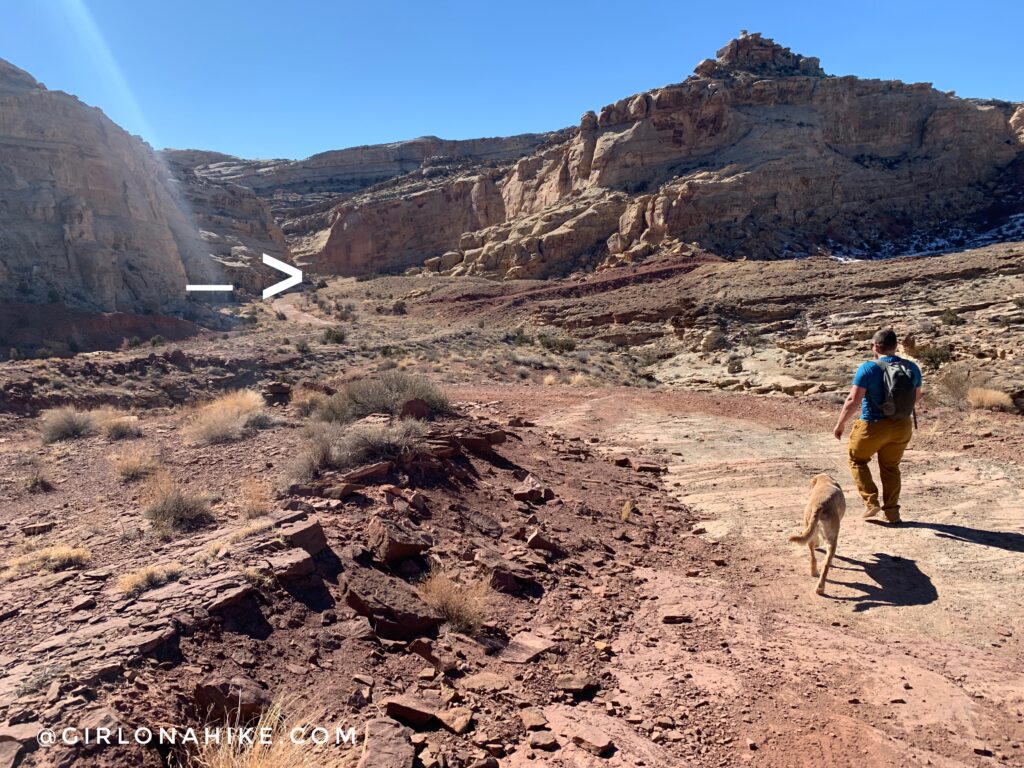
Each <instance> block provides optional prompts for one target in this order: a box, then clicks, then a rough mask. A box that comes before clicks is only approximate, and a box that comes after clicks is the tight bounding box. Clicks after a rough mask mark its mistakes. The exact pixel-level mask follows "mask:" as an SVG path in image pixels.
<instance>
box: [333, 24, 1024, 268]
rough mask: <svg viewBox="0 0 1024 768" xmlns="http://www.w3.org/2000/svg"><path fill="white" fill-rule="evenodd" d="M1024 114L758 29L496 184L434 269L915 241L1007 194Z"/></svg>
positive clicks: (590, 119)
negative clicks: (874, 71)
mask: <svg viewBox="0 0 1024 768" xmlns="http://www.w3.org/2000/svg"><path fill="white" fill-rule="evenodd" d="M1021 122H1022V121H1021V111H1020V109H1017V110H1016V112H1013V111H1008V110H1006V109H1005V108H1002V107H1001V105H998V104H995V103H992V104H989V103H979V102H973V101H967V100H963V99H959V98H956V97H954V96H952V95H949V94H946V93H942V92H939V91H936V90H935V89H934V88H932V87H931V86H930V85H927V84H910V85H908V84H904V83H900V82H889V81H878V80H859V79H857V78H854V77H829V76H827V75H825V73H824V72H823V71H822V69H821V67H820V66H819V64H818V61H817V59H813V58H805V57H802V56H800V55H798V54H794V53H792V52H791V51H789V50H788V49H786V48H783V47H781V46H779V45H777V44H776V43H774V42H773V41H771V40H768V39H765V38H762V37H761V36H760V35H756V34H755V35H747V36H744V37H741V38H739V39H737V40H733V41H732V42H730V43H729V44H728V45H726V46H725V47H724V48H722V49H721V50H720V51H719V52H718V58H717V59H716V60H714V61H712V60H705V61H703V62H701V63H700V64H699V65H698V67H697V70H696V74H695V75H693V76H691V77H690V78H689V79H687V80H686V81H685V82H683V83H680V84H678V85H671V86H666V87H664V88H659V89H656V90H654V91H650V92H647V93H643V94H638V95H636V96H631V97H629V98H626V99H622V100H620V101H618V102H616V103H614V104H610V105H608V106H606V107H604V109H602V110H601V112H600V114H599V115H598V114H595V113H592V112H591V113H587V114H586V115H584V116H583V119H582V121H581V123H580V126H579V130H578V131H577V132H576V135H575V136H574V137H573V138H572V139H571V140H569V141H567V142H565V143H563V144H561V145H560V146H556V147H552V148H549V149H547V150H546V151H543V152H538V153H535V154H533V155H531V156H529V157H526V158H523V159H522V160H520V161H519V162H518V163H517V164H516V165H515V167H514V169H512V170H511V171H510V172H509V173H508V174H507V176H506V177H505V178H504V179H503V180H501V181H500V184H499V185H500V189H501V196H502V200H503V203H504V210H505V215H506V221H504V222H499V223H496V225H494V226H491V227H489V228H486V229H483V230H482V231H477V232H470V233H466V234H463V235H462V236H461V237H460V238H459V240H458V243H457V244H456V243H455V241H452V251H453V252H452V253H449V254H446V255H445V256H444V257H443V258H442V259H441V260H440V261H439V260H438V259H436V258H431V259H428V260H427V261H426V264H425V269H426V270H427V271H437V270H440V271H444V272H447V273H448V274H483V275H491V276H503V277H507V278H513V277H517V278H518V277H547V276H551V275H557V274H565V273H567V272H568V271H571V270H572V269H575V268H578V267H581V266H586V265H588V264H590V265H596V264H598V263H599V262H601V265H602V266H608V265H614V264H621V263H628V262H631V261H635V260H636V259H639V258H643V257H646V256H647V255H649V254H650V253H652V252H653V251H655V250H663V251H675V250H680V249H685V248H686V247H687V244H689V243H699V244H700V245H701V246H702V247H704V248H707V249H710V250H713V251H715V252H718V253H721V254H724V255H727V256H732V257H745V258H756V259H770V258H782V257H787V256H799V255H805V254H808V253H813V252H817V251H819V250H826V251H830V252H839V253H843V252H848V253H863V254H873V255H879V254H884V253H886V252H891V251H893V250H898V249H900V248H909V249H913V248H914V247H915V245H918V244H919V243H920V242H921V239H922V238H924V237H933V236H936V235H942V234H943V233H944V232H948V231H949V230H950V229H952V228H954V227H958V228H961V229H962V228H964V227H966V226H968V224H969V222H971V220H972V217H975V216H977V215H978V214H981V213H984V212H985V210H986V208H987V207H989V206H992V205H993V204H994V203H995V202H996V201H995V200H994V199H993V198H994V196H993V189H994V187H993V185H995V184H996V183H999V182H1006V181H1007V179H1006V178H1005V177H1006V174H1007V172H1008V169H1009V168H1010V167H1011V164H1012V163H1013V162H1014V160H1015V159H1017V158H1020V157H1021V156H1022V154H1024V147H1022V144H1021V137H1020V134H1021ZM1011 181H1014V182H1016V181H1017V180H1016V179H1014V180H1011ZM335 239H337V238H335Z"/></svg>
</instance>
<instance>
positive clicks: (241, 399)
mask: <svg viewBox="0 0 1024 768" xmlns="http://www.w3.org/2000/svg"><path fill="white" fill-rule="evenodd" d="M262 414H263V398H262V397H261V396H260V394H259V393H258V392H254V391H252V390H250V389H240V390H238V391H236V392H229V393H228V394H226V395H222V396H221V397H218V398H217V399H216V400H213V401H212V402H209V403H207V404H206V405H204V406H202V407H201V408H199V410H198V411H196V413H195V415H194V416H193V417H192V421H191V422H190V423H189V425H188V427H187V428H186V434H187V436H188V437H189V439H190V440H191V441H192V442H193V443H196V444H200V445H213V444H215V443H228V442H231V441H233V440H238V439H240V438H242V437H243V436H244V435H245V434H246V433H247V431H249V430H251V429H259V428H262V427H261V426H260V425H261V420H260V417H261V415H262Z"/></svg>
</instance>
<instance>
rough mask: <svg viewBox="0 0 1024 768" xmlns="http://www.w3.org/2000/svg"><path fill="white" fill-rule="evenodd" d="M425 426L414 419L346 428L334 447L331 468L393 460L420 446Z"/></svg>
mask: <svg viewBox="0 0 1024 768" xmlns="http://www.w3.org/2000/svg"><path fill="white" fill-rule="evenodd" d="M424 434H426V428H425V427H424V426H423V425H422V424H421V423H420V422H418V421H415V420H414V419H402V420H401V421H395V422H391V423H390V424H359V425H356V426H353V427H351V428H349V429H348V430H347V431H346V432H345V434H344V435H343V436H342V438H341V440H339V441H338V443H337V444H336V445H335V446H334V451H333V455H332V457H331V464H332V466H334V467H338V468H342V469H343V468H346V467H357V466H359V465H361V464H369V463H371V462H375V461H386V460H388V459H396V458H398V457H399V456H401V455H402V454H403V453H406V452H408V451H415V450H417V449H419V448H421V447H422V445H423V436H424Z"/></svg>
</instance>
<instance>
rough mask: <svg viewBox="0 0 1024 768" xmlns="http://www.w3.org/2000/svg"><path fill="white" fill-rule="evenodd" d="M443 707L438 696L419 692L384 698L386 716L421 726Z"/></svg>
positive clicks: (415, 726)
mask: <svg viewBox="0 0 1024 768" xmlns="http://www.w3.org/2000/svg"><path fill="white" fill-rule="evenodd" d="M443 707H444V704H443V703H442V702H441V699H440V697H437V696H431V695H429V694H426V693H420V694H418V695H416V696H392V697H391V698H388V699H385V700H384V710H385V711H386V712H387V715H388V717H390V718H393V719H395V720H399V721H401V722H403V723H408V724H409V725H411V726H412V727H413V728H423V727H424V726H425V725H427V723H429V722H430V721H431V720H433V719H434V717H435V716H436V715H437V713H438V711H439V710H441V709H442V708H443Z"/></svg>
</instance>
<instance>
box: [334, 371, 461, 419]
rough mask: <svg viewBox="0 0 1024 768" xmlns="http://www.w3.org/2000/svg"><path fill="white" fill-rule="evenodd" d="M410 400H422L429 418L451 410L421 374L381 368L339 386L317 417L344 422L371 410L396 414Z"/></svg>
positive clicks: (437, 390)
mask: <svg viewBox="0 0 1024 768" xmlns="http://www.w3.org/2000/svg"><path fill="white" fill-rule="evenodd" d="M410 400H422V401H423V402H424V403H426V405H427V408H428V409H429V416H430V418H437V417H440V416H447V415H449V414H451V413H452V412H453V409H452V406H451V403H450V402H449V400H448V398H447V397H446V396H445V395H444V393H443V392H442V391H441V390H440V389H439V388H438V387H437V385H435V384H434V383H433V382H432V381H430V379H428V378H426V377H425V376H417V375H413V374H407V373H403V372H401V371H384V372H381V373H378V374H376V375H375V376H372V377H367V378H364V379H357V380H355V381H350V382H348V383H346V384H345V385H343V386H342V388H341V389H340V390H339V391H338V392H337V393H335V394H334V395H331V396H330V397H329V398H327V399H326V400H325V401H324V403H323V404H322V405H321V407H320V408H319V409H318V411H317V417H318V418H320V419H322V420H324V421H335V422H339V423H342V424H346V423H349V422H352V421H356V420H358V419H361V418H363V417H365V416H369V415H370V414H371V413H387V414H390V415H392V416H399V415H401V412H402V407H403V406H404V405H405V404H406V403H407V402H409V401H410Z"/></svg>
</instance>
